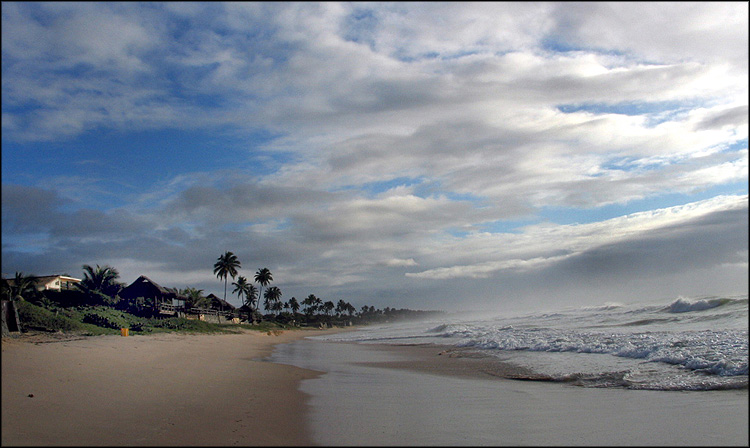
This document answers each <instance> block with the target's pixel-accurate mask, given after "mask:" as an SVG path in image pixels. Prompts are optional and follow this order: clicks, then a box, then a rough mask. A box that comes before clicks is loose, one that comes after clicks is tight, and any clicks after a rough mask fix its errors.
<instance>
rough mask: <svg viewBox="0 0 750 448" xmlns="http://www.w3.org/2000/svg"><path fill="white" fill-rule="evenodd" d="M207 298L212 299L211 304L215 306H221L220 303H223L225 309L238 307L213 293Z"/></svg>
mask: <svg viewBox="0 0 750 448" xmlns="http://www.w3.org/2000/svg"><path fill="white" fill-rule="evenodd" d="M206 298H207V299H210V300H211V306H214V305H216V306H219V305H221V306H222V307H223V308H224V309H230V310H233V309H235V308H236V307H235V306H234V305H232V304H231V303H229V302H227V301H226V300H223V299H220V298H218V297H217V296H216V295H215V294H213V293H211V294H209V295H207V296H206Z"/></svg>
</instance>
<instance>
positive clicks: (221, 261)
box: [214, 251, 242, 311]
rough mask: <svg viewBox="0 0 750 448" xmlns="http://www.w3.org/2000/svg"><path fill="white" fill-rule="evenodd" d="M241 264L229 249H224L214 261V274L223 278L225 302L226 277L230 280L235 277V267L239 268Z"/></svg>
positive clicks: (225, 297) (225, 299)
mask: <svg viewBox="0 0 750 448" xmlns="http://www.w3.org/2000/svg"><path fill="white" fill-rule="evenodd" d="M241 265H242V263H241V262H240V260H239V259H238V258H237V255H235V254H233V253H232V252H230V251H226V252H224V253H223V254H222V255H219V258H218V259H217V260H216V263H214V275H215V276H217V277H218V278H219V280H221V279H224V301H225V302H226V301H227V281H228V278H227V277H232V280H234V278H235V277H237V269H239V268H240V267H241ZM221 306H223V305H220V307H221ZM222 311H223V310H222Z"/></svg>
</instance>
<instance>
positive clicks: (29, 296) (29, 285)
mask: <svg viewBox="0 0 750 448" xmlns="http://www.w3.org/2000/svg"><path fill="white" fill-rule="evenodd" d="M34 279H35V277H34V276H33V275H24V274H23V272H16V274H15V276H14V278H13V280H12V281H8V280H6V279H3V281H2V283H0V288H1V289H2V292H0V295H2V298H3V300H11V301H14V302H16V301H23V300H28V301H33V300H34V299H36V298H37V297H38V296H39V291H37V289H36V282H35V280H34Z"/></svg>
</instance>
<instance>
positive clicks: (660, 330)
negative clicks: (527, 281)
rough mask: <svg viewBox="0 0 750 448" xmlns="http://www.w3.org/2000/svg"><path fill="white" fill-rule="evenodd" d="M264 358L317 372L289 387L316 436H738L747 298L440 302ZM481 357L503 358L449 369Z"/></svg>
mask: <svg viewBox="0 0 750 448" xmlns="http://www.w3.org/2000/svg"><path fill="white" fill-rule="evenodd" d="M438 353H440V354H444V355H446V356H435V355H436V354H438ZM454 355H455V356H454ZM449 357H454V358H456V359H447V358H449ZM425 359H431V360H432V361H430V362H428V363H423V364H422V367H421V368H420V367H419V365H420V364H419V363H420V362H422V361H424V360H425ZM477 359H481V360H482V362H479V363H476V362H474V361H476V360H477ZM268 360H269V361H272V362H277V363H282V364H291V365H295V366H298V367H302V368H306V369H312V370H317V371H319V372H321V375H320V376H319V377H317V378H314V379H308V380H304V381H302V383H301V385H300V390H302V391H303V392H304V393H306V394H307V395H308V396H309V400H308V413H307V420H306V422H307V423H306V424H308V425H309V427H310V429H311V431H312V434H313V437H314V440H315V442H316V444H320V445H324V446H342V445H346V446H366V445H378V446H420V445H421V446H424V445H428V446H437V445H443V446H446V445H450V446H458V445H464V446H468V445H470V446H502V445H505V446H508V445H516V446H517V445H535V446H550V445H575V446H582V445H592V446H593V445H597V446H600V445H630V446H634V445H636V446H637V445H641V446H655V445H662V446H664V445H668V446H669V445H671V446H676V445H693V446H709V445H714V446H726V445H739V446H747V443H748V299H747V295H743V296H732V297H700V298H684V297H678V298H674V299H671V300H664V301H660V302H656V303H630V304H619V303H607V304H602V305H601V306H592V307H583V308H570V309H561V310H557V311H554V312H537V313H526V314H515V315H511V314H505V315H490V314H487V313H485V314H483V315H471V314H467V313H451V314H444V315H440V316H439V317H435V318H432V319H430V320H423V321H408V322H394V323H387V324H382V325H372V326H364V327H361V328H358V329H355V330H351V331H345V332H340V333H334V334H329V335H323V336H316V337H310V338H306V339H304V340H300V341H296V342H293V343H290V344H280V345H277V346H276V348H275V350H274V352H273V354H272V355H271V356H270V358H269V359H268ZM420 360H421V361H420ZM486 360H490V364H493V365H494V364H498V365H502V366H506V367H508V366H509V367H510V368H504V369H498V370H497V371H498V372H501V373H500V374H498V375H497V376H488V375H484V376H482V375H479V376H474V377H472V376H471V375H465V374H458V373H456V372H458V371H459V370H460V371H461V372H464V373H465V372H466V369H469V370H471V369H474V368H477V369H479V368H482V369H485V368H487V363H486V362H484V361H486ZM415 361H416V362H415ZM446 361H450V362H447V363H446ZM445 365H448V367H449V368H445ZM457 365H461V366H465V368H462V369H463V370H461V369H459V370H455V367H456V366H457ZM425 366H426V367H425ZM451 369H454V370H451ZM446 372H447V373H446ZM510 378H512V379H510ZM520 380H526V381H520ZM530 380H533V381H530Z"/></svg>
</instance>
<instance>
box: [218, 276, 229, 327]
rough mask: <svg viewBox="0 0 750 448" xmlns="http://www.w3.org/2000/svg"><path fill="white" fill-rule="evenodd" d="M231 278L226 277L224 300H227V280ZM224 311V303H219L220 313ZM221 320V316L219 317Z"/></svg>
mask: <svg viewBox="0 0 750 448" xmlns="http://www.w3.org/2000/svg"><path fill="white" fill-rule="evenodd" d="M228 280H229V279H228V278H227V277H224V301H225V302H226V301H227V281H228ZM222 312H224V304H223V303H219V313H222ZM219 322H221V317H219Z"/></svg>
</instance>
